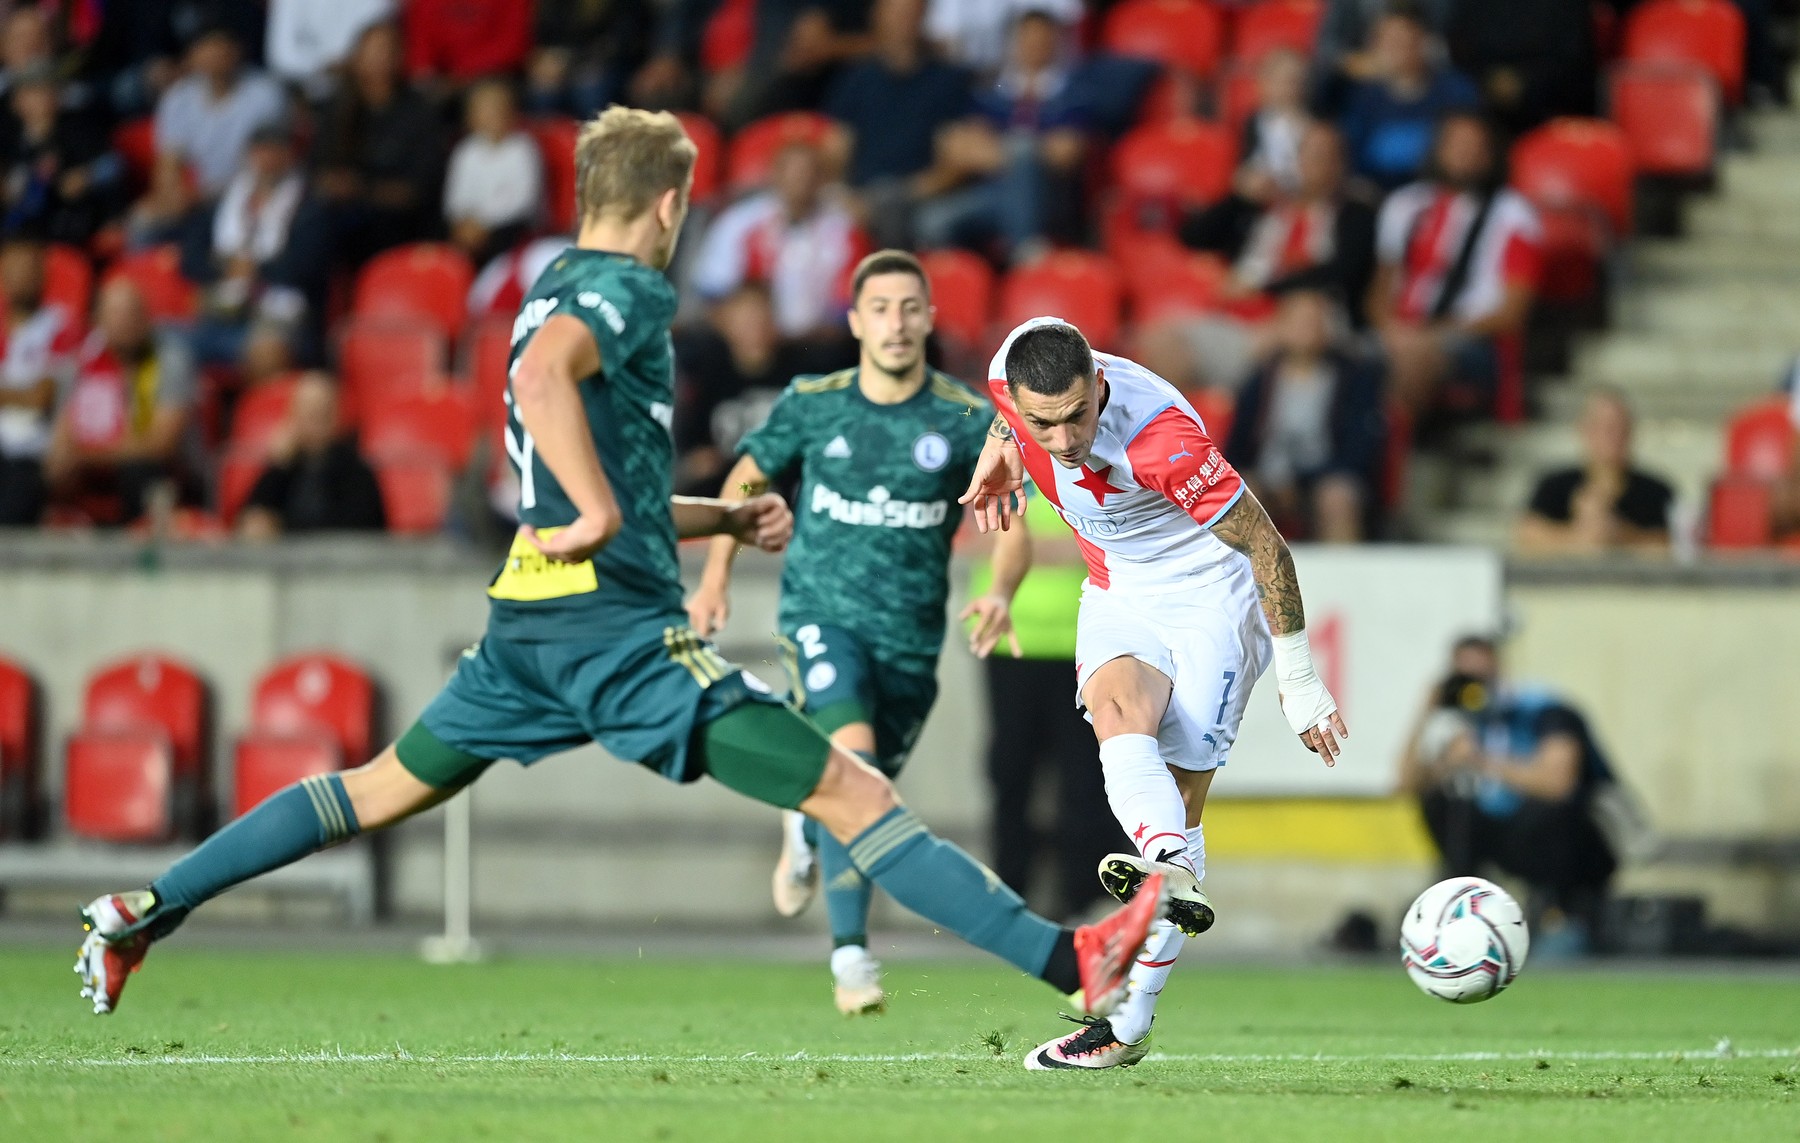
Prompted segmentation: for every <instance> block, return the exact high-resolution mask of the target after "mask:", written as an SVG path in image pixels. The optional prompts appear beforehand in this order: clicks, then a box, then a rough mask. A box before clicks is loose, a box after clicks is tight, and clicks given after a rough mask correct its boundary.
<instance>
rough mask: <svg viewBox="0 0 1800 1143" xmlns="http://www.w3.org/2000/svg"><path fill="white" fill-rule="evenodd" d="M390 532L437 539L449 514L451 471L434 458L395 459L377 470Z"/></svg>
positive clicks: (378, 466)
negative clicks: (435, 537)
mask: <svg viewBox="0 0 1800 1143" xmlns="http://www.w3.org/2000/svg"><path fill="white" fill-rule="evenodd" d="M375 477H376V479H377V480H379V481H380V482H381V502H382V505H383V506H384V507H385V508H386V509H387V526H388V531H390V532H394V533H397V534H399V535H403V536H423V535H435V534H436V533H437V532H439V531H441V530H442V529H443V526H444V517H445V515H447V514H448V513H449V511H450V470H449V468H447V467H446V466H445V465H444V463H443V462H442V461H440V460H438V459H437V458H435V457H431V456H416V455H415V456H409V457H404V458H393V459H388V460H384V461H382V462H380V463H379V464H377V465H376V466H375Z"/></svg>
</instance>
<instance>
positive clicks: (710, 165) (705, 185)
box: [571, 111, 725, 202]
mask: <svg viewBox="0 0 1800 1143" xmlns="http://www.w3.org/2000/svg"><path fill="white" fill-rule="evenodd" d="M675 118H677V119H679V120H681V126H682V129H683V130H685V131H686V132H687V134H688V138H690V139H692V140H693V141H694V149H695V150H696V151H697V152H699V153H698V154H697V155H696V156H695V157H694V191H693V194H692V195H691V196H690V197H691V198H692V199H693V201H695V202H707V201H708V200H710V199H711V198H712V197H713V196H714V195H716V194H718V193H719V182H720V175H719V165H720V162H721V159H720V156H721V155H722V154H723V152H724V150H725V142H724V140H723V139H722V138H720V136H719V128H718V126H717V125H716V124H714V123H713V121H712V120H711V119H708V118H707V117H706V116H704V115H701V114H700V113H699V112H697V111H677V112H676V113H675ZM571 182H572V181H571Z"/></svg>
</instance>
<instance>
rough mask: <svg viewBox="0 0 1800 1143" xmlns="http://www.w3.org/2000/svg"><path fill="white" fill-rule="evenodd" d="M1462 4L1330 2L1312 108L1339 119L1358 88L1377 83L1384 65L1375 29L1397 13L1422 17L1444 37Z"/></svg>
mask: <svg viewBox="0 0 1800 1143" xmlns="http://www.w3.org/2000/svg"><path fill="white" fill-rule="evenodd" d="M1457 3H1458V0H1424V2H1423V3H1421V2H1419V0H1326V4H1325V15H1324V17H1323V18H1322V19H1321V20H1320V22H1319V36H1318V39H1317V40H1316V41H1315V42H1314V45H1313V56H1312V68H1313V74H1312V83H1311V87H1312V92H1313V105H1314V107H1315V109H1317V110H1318V111H1319V113H1320V114H1322V115H1326V116H1332V117H1335V116H1336V115H1337V114H1338V113H1339V112H1341V111H1342V110H1343V107H1344V100H1345V99H1346V98H1347V97H1348V96H1349V93H1350V90H1351V89H1352V87H1353V86H1354V85H1356V84H1357V83H1360V82H1362V81H1364V80H1368V79H1374V78H1375V77H1377V76H1378V75H1379V74H1380V73H1381V63H1380V61H1379V59H1378V58H1377V57H1376V54H1375V51H1374V49H1373V46H1372V45H1373V42H1374V36H1375V26H1376V25H1377V24H1379V23H1380V22H1381V17H1382V16H1383V15H1385V14H1386V13H1387V12H1389V11H1390V10H1393V9H1395V8H1401V9H1404V10H1405V11H1407V12H1412V13H1419V14H1420V15H1422V16H1423V17H1424V20H1425V23H1426V24H1427V25H1428V26H1429V27H1430V28H1431V30H1432V31H1434V32H1437V33H1439V34H1442V33H1443V31H1444V29H1445V28H1446V27H1447V26H1448V25H1449V23H1450V13H1451V11H1452V10H1453V9H1454V8H1455V6H1456V4H1457Z"/></svg>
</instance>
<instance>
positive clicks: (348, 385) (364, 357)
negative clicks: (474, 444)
mask: <svg viewBox="0 0 1800 1143" xmlns="http://www.w3.org/2000/svg"><path fill="white" fill-rule="evenodd" d="M444 345H445V342H444V337H443V335H442V334H441V333H439V332H438V331H437V330H436V329H434V328H433V327H431V326H429V325H419V324H417V323H399V322H394V321H363V320H352V321H351V322H349V323H348V324H347V325H346V326H345V327H344V332H343V339H342V341H341V342H340V343H339V346H338V374H339V377H340V378H341V379H342V382H343V395H342V397H343V406H344V415H345V417H346V418H347V419H349V420H351V421H354V420H355V419H356V418H357V417H358V416H360V415H361V411H362V405H363V403H364V402H365V401H367V400H370V399H373V398H374V397H375V395H376V394H399V393H419V392H423V391H425V390H427V389H429V388H431V387H432V386H433V385H435V384H436V383H437V382H438V379H439V378H440V377H441V376H442V375H443V369H444Z"/></svg>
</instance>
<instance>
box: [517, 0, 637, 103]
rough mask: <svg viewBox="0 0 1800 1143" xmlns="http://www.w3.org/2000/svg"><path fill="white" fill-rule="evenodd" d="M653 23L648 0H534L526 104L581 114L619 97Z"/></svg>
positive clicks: (635, 70) (617, 99) (613, 101)
mask: <svg viewBox="0 0 1800 1143" xmlns="http://www.w3.org/2000/svg"><path fill="white" fill-rule="evenodd" d="M655 26H656V11H655V8H654V6H653V5H652V4H651V2H650V0H599V2H596V0H537V17H536V23H535V24H534V25H533V32H532V52H531V61H530V63H529V64H527V65H526V68H525V75H526V88H525V106H526V110H527V111H529V112H530V113H531V114H533V115H573V116H575V117H576V118H579V119H585V118H587V117H588V116H590V115H593V114H595V113H596V112H598V111H599V110H600V109H601V108H603V107H605V106H607V105H608V104H610V103H616V102H618V101H619V100H620V99H621V97H623V95H624V93H625V84H626V83H627V81H629V80H630V78H631V76H632V75H633V74H635V73H636V72H637V70H638V68H640V67H642V66H643V65H644V61H645V60H646V59H648V58H649V54H650V39H651V34H652V32H653V31H654V30H655Z"/></svg>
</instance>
